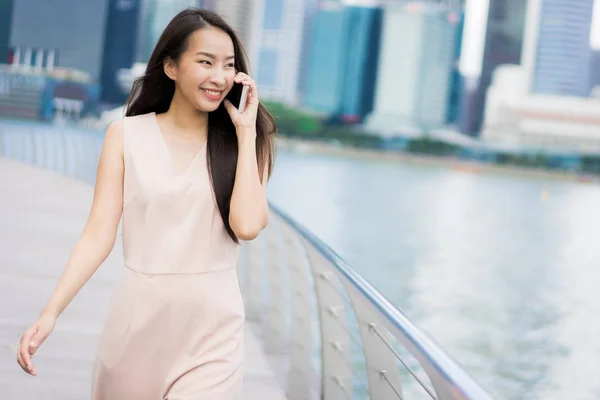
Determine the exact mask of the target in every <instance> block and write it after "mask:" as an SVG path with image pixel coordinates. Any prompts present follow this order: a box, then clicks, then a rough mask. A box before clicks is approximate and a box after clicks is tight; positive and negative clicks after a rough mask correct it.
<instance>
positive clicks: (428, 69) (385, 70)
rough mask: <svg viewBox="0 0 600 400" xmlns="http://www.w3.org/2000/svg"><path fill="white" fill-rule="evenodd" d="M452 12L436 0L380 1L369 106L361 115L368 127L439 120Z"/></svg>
mask: <svg viewBox="0 0 600 400" xmlns="http://www.w3.org/2000/svg"><path fill="white" fill-rule="evenodd" d="M454 13H455V11H454V10H452V9H450V8H448V7H447V6H445V5H442V4H437V3H424V2H407V3H390V4H388V5H386V6H385V11H384V21H383V32H382V40H381V57H380V61H379V68H378V73H377V83H376V92H375V109H374V111H373V113H372V114H371V115H370V116H369V117H368V119H367V124H368V126H370V127H371V128H372V129H374V130H376V131H380V132H390V131H397V132H411V131H415V130H417V131H420V130H427V129H432V128H439V127H441V126H444V125H445V122H446V114H447V110H448V101H449V91H450V80H451V73H452V67H453V63H454V42H455V40H456V35H455V32H456V29H457V25H458V24H457V22H458V21H457V19H456V18H455V14H454ZM399 38H404V39H403V40H399Z"/></svg>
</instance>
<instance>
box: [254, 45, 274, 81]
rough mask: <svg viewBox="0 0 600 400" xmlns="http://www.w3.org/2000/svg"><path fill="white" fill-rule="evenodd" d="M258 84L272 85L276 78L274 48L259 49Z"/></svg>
mask: <svg viewBox="0 0 600 400" xmlns="http://www.w3.org/2000/svg"><path fill="white" fill-rule="evenodd" d="M258 57H259V58H258V79H257V82H258V84H259V85H265V86H273V85H275V82H276V78H277V52H276V51H275V50H261V51H260V54H259V56H258Z"/></svg>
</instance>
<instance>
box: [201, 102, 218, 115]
mask: <svg viewBox="0 0 600 400" xmlns="http://www.w3.org/2000/svg"><path fill="white" fill-rule="evenodd" d="M221 103H222V101H197V102H196V109H197V110H198V111H200V112H213V111H215V110H216V109H217V108H219V106H220V105H221Z"/></svg>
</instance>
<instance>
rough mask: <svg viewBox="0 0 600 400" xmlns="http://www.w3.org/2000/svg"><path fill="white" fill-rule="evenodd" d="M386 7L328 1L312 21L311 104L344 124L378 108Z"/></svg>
mask: <svg viewBox="0 0 600 400" xmlns="http://www.w3.org/2000/svg"><path fill="white" fill-rule="evenodd" d="M381 21H382V9H381V8H380V7H353V6H352V7H351V6H345V5H344V4H341V3H340V2H323V3H321V4H320V6H319V9H318V11H317V13H316V15H315V18H314V21H313V24H312V40H311V45H310V56H309V64H308V76H307V83H306V96H305V101H304V105H305V107H306V108H308V109H310V110H313V111H317V112H319V113H324V114H326V115H329V116H330V117H331V118H332V119H338V120H341V121H343V122H360V121H361V120H362V118H363V117H364V116H365V115H367V114H368V113H369V112H370V111H371V110H372V109H373V96H374V91H375V79H376V73H377V65H378V58H379V45H380V40H381V38H380V35H381Z"/></svg>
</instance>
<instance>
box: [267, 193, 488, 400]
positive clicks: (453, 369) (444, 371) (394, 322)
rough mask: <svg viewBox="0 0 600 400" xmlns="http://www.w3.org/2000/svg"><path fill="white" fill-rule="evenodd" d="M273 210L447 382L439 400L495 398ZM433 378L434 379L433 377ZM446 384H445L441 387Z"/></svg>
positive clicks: (322, 245)
mask: <svg viewBox="0 0 600 400" xmlns="http://www.w3.org/2000/svg"><path fill="white" fill-rule="evenodd" d="M270 208H271V210H272V211H273V212H275V213H276V215H278V216H279V217H280V218H281V219H282V220H284V221H285V222H286V223H287V224H288V225H289V226H290V227H292V228H293V229H294V230H295V231H296V232H297V233H298V234H299V235H301V236H302V237H303V238H304V239H305V240H306V241H307V242H308V243H310V245H311V246H313V247H314V248H315V249H316V250H318V251H319V252H320V253H321V255H322V256H323V257H324V258H325V259H327V260H328V261H329V262H330V263H331V265H332V266H333V267H334V268H335V270H336V271H337V272H338V273H339V274H341V275H342V276H343V277H344V278H345V279H346V280H347V281H348V282H349V283H350V284H351V285H352V286H353V287H354V288H355V289H356V290H358V291H359V292H360V293H361V294H362V295H363V296H364V298H365V299H366V300H367V301H368V302H369V303H370V304H371V305H373V306H374V307H375V308H376V309H377V311H378V312H379V313H380V314H381V315H382V316H383V317H384V318H385V319H386V322H387V325H389V327H391V328H392V330H393V333H395V334H396V336H397V338H398V339H399V340H400V341H403V340H401V338H400V337H398V335H400V336H401V337H402V338H405V339H406V340H407V341H408V342H410V344H412V345H413V346H414V348H415V349H416V350H417V351H418V352H419V353H420V355H422V357H419V355H418V354H414V356H415V357H416V358H418V359H420V361H421V362H422V363H423V362H425V363H426V364H427V365H423V368H424V369H425V370H428V369H429V370H433V371H435V372H436V373H437V374H438V375H439V378H440V379H443V381H444V382H439V381H438V382H436V381H435V380H434V379H432V382H433V385H434V386H438V387H440V388H439V389H438V388H436V389H437V390H440V391H443V392H444V393H445V395H442V394H441V393H438V396H439V398H440V399H471V400H486V399H490V400H491V399H492V398H491V397H490V395H489V394H488V393H487V392H486V391H485V390H484V389H483V388H482V387H481V386H480V385H479V384H477V383H476V382H475V380H474V379H473V378H472V377H471V376H470V375H469V374H468V373H467V372H466V371H465V370H464V369H463V368H462V367H460V366H459V365H458V364H457V363H456V361H454V360H453V359H452V358H451V357H450V356H449V355H448V354H447V353H446V352H445V351H444V350H443V349H442V348H441V347H440V346H439V345H438V344H437V343H436V342H435V341H434V340H433V339H431V338H430V337H429V336H428V335H426V334H425V333H424V332H423V331H421V330H420V329H419V328H417V327H416V326H415V325H414V324H413V323H412V322H411V321H410V320H409V319H408V317H407V316H406V315H405V314H404V313H403V312H402V311H401V310H400V309H399V308H398V307H396V306H395V305H394V304H392V303H391V302H390V301H389V300H388V299H387V298H386V297H385V296H384V295H383V294H382V293H381V292H379V291H378V290H377V289H375V288H374V287H373V286H372V285H371V284H369V283H368V282H367V281H366V280H365V279H364V278H363V277H362V276H360V275H359V274H358V273H357V272H356V271H355V270H354V269H353V268H351V267H350V266H349V265H348V264H347V263H346V262H345V261H344V260H343V259H342V258H341V257H340V256H339V255H338V254H337V253H336V252H335V251H334V250H332V249H331V248H330V247H329V246H328V245H326V244H325V243H323V242H322V241H321V240H320V239H319V238H318V237H317V236H316V235H315V234H313V233H312V232H311V231H309V230H308V229H307V228H305V227H304V226H302V225H301V224H300V223H298V222H296V221H295V220H294V219H292V218H291V217H290V216H289V215H288V214H286V213H285V212H283V211H282V210H281V209H280V208H279V207H277V206H275V205H274V204H272V203H270ZM430 378H432V377H431V376H430ZM442 383H443V385H442Z"/></svg>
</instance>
